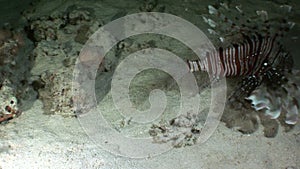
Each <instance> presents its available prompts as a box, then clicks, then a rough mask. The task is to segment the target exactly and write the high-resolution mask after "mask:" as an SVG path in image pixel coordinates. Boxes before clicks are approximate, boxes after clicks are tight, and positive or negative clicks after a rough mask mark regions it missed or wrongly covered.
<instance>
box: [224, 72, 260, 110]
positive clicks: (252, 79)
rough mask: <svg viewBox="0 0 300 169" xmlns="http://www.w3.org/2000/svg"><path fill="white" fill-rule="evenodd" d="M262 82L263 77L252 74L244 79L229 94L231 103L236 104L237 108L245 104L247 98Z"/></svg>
mask: <svg viewBox="0 0 300 169" xmlns="http://www.w3.org/2000/svg"><path fill="white" fill-rule="evenodd" d="M260 84H261V79H260V78H258V77H256V76H254V75H250V76H247V77H245V78H243V79H242V81H241V82H240V83H239V85H238V87H237V88H235V90H234V92H233V93H232V94H231V95H230V96H229V98H228V103H229V105H235V106H234V107H235V108H240V107H241V106H243V105H245V103H246V98H247V97H248V96H249V95H250V93H251V92H252V91H254V90H255V89H256V88H257V87H258V86H259V85H260Z"/></svg>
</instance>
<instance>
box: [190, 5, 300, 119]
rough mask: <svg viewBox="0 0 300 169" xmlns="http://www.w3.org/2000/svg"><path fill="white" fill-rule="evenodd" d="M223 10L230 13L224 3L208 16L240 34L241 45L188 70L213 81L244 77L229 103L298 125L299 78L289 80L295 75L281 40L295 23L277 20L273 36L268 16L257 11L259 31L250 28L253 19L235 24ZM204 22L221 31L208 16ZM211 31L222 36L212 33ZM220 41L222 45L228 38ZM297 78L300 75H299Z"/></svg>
mask: <svg viewBox="0 0 300 169" xmlns="http://www.w3.org/2000/svg"><path fill="white" fill-rule="evenodd" d="M281 8H282V9H284V11H286V13H289V12H290V11H291V6H288V5H282V6H281ZM224 9H225V10H229V8H228V5H227V4H225V3H223V4H220V5H219V6H212V5H209V6H208V12H209V16H210V17H215V18H217V19H219V20H221V21H222V22H223V24H224V25H225V26H227V30H226V31H229V32H231V34H238V39H239V42H238V43H230V45H228V46H227V47H223V46H220V47H219V48H218V49H217V50H216V51H215V52H207V54H206V57H205V58H204V59H198V60H187V64H188V67H189V70H190V71H191V72H196V71H206V72H209V74H210V75H212V76H213V78H214V79H219V78H222V77H233V76H237V77H242V78H243V79H242V81H241V82H240V84H239V86H238V88H237V90H235V91H234V92H233V94H232V95H231V96H230V97H229V101H230V100H231V101H233V100H236V99H235V98H242V99H243V100H244V99H246V100H250V101H251V102H252V107H253V108H254V109H255V110H257V111H258V110H265V114H266V115H268V116H270V117H271V118H273V119H276V118H278V117H279V115H280V114H284V115H285V117H286V119H285V122H286V123H287V124H296V123H297V120H298V111H299V110H298V109H299V103H300V97H299V96H300V88H299V86H300V81H299V79H300V78H299V79H298V81H293V80H292V79H291V77H289V78H287V77H286V75H287V74H291V72H292V70H291V65H292V61H291V60H292V59H291V56H290V54H289V53H288V52H286V51H285V50H284V49H283V45H282V44H281V43H280V38H281V37H282V36H283V35H284V33H286V32H287V31H289V30H290V29H291V28H292V27H293V23H292V22H288V21H287V18H282V19H281V20H280V21H279V22H278V21H277V20H276V21H277V23H278V24H279V28H278V30H275V31H273V32H272V31H271V28H272V24H271V22H272V20H271V19H268V13H267V12H266V11H263V10H262V11H256V13H257V16H258V18H259V19H260V21H262V23H261V25H262V26H261V27H262V28H261V30H260V31H259V29H258V27H257V26H255V25H254V26H250V24H251V19H246V20H245V23H242V24H240V25H238V24H236V23H235V22H234V21H233V20H231V19H229V18H228V17H226V16H225V15H224V14H223V13H221V12H220V11H221V10H224ZM235 9H236V11H237V12H238V13H239V15H240V16H245V14H244V12H243V10H242V9H241V7H240V6H235ZM285 16H288V15H285ZM203 19H204V21H205V22H206V23H208V25H209V26H210V27H212V28H214V29H215V28H216V27H218V26H219V27H221V26H220V25H218V23H217V22H215V21H214V20H213V19H210V18H208V17H205V16H203ZM235 19H236V20H238V19H239V18H238V17H236V18H235ZM274 23H275V22H274ZM220 29H222V28H220ZM208 31H209V32H210V33H211V34H214V35H219V34H218V33H217V32H216V31H215V30H213V29H208ZM229 34H230V33H229ZM219 39H220V41H221V42H222V43H223V42H224V39H225V38H223V37H220V38H219ZM223 44H225V43H223ZM294 73H295V72H294ZM296 74H297V75H300V74H299V72H298V73H296ZM297 85H298V86H297Z"/></svg>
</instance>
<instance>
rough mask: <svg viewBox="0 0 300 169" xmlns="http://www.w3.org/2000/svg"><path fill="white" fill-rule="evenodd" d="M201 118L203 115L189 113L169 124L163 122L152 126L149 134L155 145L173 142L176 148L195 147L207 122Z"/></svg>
mask: <svg viewBox="0 0 300 169" xmlns="http://www.w3.org/2000/svg"><path fill="white" fill-rule="evenodd" d="M201 116H202V115H201V113H191V112H188V113H187V114H184V115H180V116H178V117H176V118H174V119H172V120H170V121H168V122H167V121H161V122H160V123H159V124H154V125H152V127H151V129H150V130H149V134H150V135H151V136H152V137H153V141H154V142H155V143H166V142H171V143H172V145H173V146H174V147H175V148H179V147H184V146H191V145H194V144H196V143H197V138H198V137H199V135H200V133H201V129H202V127H203V126H202V124H203V123H204V121H205V120H204V119H202V118H201Z"/></svg>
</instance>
